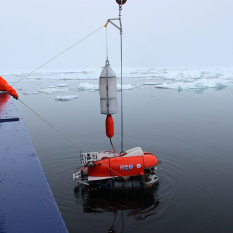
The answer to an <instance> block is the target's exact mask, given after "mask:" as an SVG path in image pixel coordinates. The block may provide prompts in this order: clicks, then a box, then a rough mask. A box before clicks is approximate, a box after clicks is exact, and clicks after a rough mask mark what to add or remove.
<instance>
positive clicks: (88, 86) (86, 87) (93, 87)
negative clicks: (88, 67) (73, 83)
mask: <svg viewBox="0 0 233 233" xmlns="http://www.w3.org/2000/svg"><path fill="white" fill-rule="evenodd" d="M77 87H78V89H79V91H95V90H99V85H95V84H90V83H80V84H79V85H77Z"/></svg>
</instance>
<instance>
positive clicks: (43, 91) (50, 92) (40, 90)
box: [39, 88, 69, 94]
mask: <svg viewBox="0 0 233 233" xmlns="http://www.w3.org/2000/svg"><path fill="white" fill-rule="evenodd" d="M64 91H69V90H68V89H66V88H64V89H56V88H45V89H42V88H41V89H39V92H41V93H46V94H53V93H56V92H64Z"/></svg>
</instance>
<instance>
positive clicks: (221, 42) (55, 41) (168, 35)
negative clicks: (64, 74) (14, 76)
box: [0, 0, 233, 72]
mask: <svg viewBox="0 0 233 233" xmlns="http://www.w3.org/2000/svg"><path fill="white" fill-rule="evenodd" d="M232 11H233V1H232V0H195V1H194V0H144V1H142V0H128V1H127V3H126V4H125V5H123V11H122V23H123V59H124V61H123V65H124V66H125V67H160V66H166V67H169V66H232V65H233V45H232V43H233V13H232ZM118 13H119V11H118V5H117V4H116V2H115V0H85V1H84V0H82V1H81V0H40V1H36V0H34V1H33V0H1V1H0V25H1V27H0V30H1V34H0V42H1V43H0V54H1V56H0V72H1V70H16V69H17V70H18V69H20V70H21V69H22V70H23V69H29V70H30V69H34V68H37V67H38V66H40V65H41V64H43V63H44V62H46V61H47V60H49V59H50V58H52V57H53V56H55V55H57V54H58V53H60V52H61V51H63V50H64V49H66V48H67V47H69V46H71V45H72V44H74V43H76V42H77V41H79V40H80V39H82V38H84V37H85V36H87V35H88V34H90V33H92V32H93V31H95V30H96V29H98V28H100V27H101V26H103V25H104V24H105V23H106V21H107V19H109V18H115V17H118ZM108 44H109V60H110V62H111V65H112V66H114V67H119V66H120V35H119V31H118V30H117V29H116V28H115V27H113V26H112V25H109V26H108ZM105 48H106V29H105V28H102V29H101V30H100V31H98V32H97V33H95V34H94V35H92V36H91V37H89V38H88V39H86V40H85V41H83V42H81V43H80V44H78V45H76V46H75V47H74V48H72V49H71V50H70V51H68V52H66V53H65V54H64V55H62V56H60V57H59V58H57V59H56V60H55V61H53V62H51V63H49V65H46V66H45V68H48V69H51V68H52V69H58V68H59V69H68V68H99V67H101V66H102V65H103V64H104V62H105V58H106V49H105Z"/></svg>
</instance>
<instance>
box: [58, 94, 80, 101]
mask: <svg viewBox="0 0 233 233" xmlns="http://www.w3.org/2000/svg"><path fill="white" fill-rule="evenodd" d="M77 98H78V96H77V95H64V96H59V95H58V96H57V98H56V99H55V100H58V101H68V100H73V99H77Z"/></svg>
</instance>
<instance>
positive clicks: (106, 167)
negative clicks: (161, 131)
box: [73, 0, 158, 189]
mask: <svg viewBox="0 0 233 233" xmlns="http://www.w3.org/2000/svg"><path fill="white" fill-rule="evenodd" d="M116 2H117V3H118V4H119V18H114V19H109V20H108V21H107V24H108V23H111V24H113V25H114V26H115V27H117V28H118V29H119V30H120V35H121V45H122V24H121V10H122V5H123V4H124V3H125V2H126V1H122V0H116ZM113 20H119V22H120V26H119V27H118V26H117V25H116V24H115V23H113V22H112V21H113ZM107 24H106V25H105V27H106V29H107ZM106 34H107V33H106ZM121 52H122V49H121ZM121 58H122V56H121ZM121 64H122V60H121ZM99 92H100V107H101V114H106V115H107V117H106V122H105V124H106V135H107V136H108V137H109V138H110V143H111V145H112V147H113V144H112V141H111V138H112V137H113V135H114V122H113V118H112V114H115V113H117V85H116V75H115V73H114V72H113V70H112V68H111V67H110V64H109V61H108V55H107V59H106V65H105V67H104V68H103V70H102V72H101V75H100V78H99ZM122 103H123V101H122V65H121V152H120V153H119V154H117V153H115V149H114V147H113V149H114V152H108V151H104V152H89V153H81V165H82V168H78V169H76V170H75V171H74V173H73V180H75V181H77V182H78V183H81V184H84V185H88V186H89V187H91V188H94V189H95V188H112V187H116V186H120V187H121V186H123V187H125V186H143V187H148V186H152V185H153V184H156V183H158V177H157V176H156V170H157V169H156V167H155V166H156V165H157V164H158V159H157V158H156V156H155V155H154V154H152V153H150V152H143V151H142V149H141V148H140V147H136V148H133V149H130V150H126V151H124V150H123V114H122V112H123V109H122V108H123V107H122V106H123V105H122Z"/></svg>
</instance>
